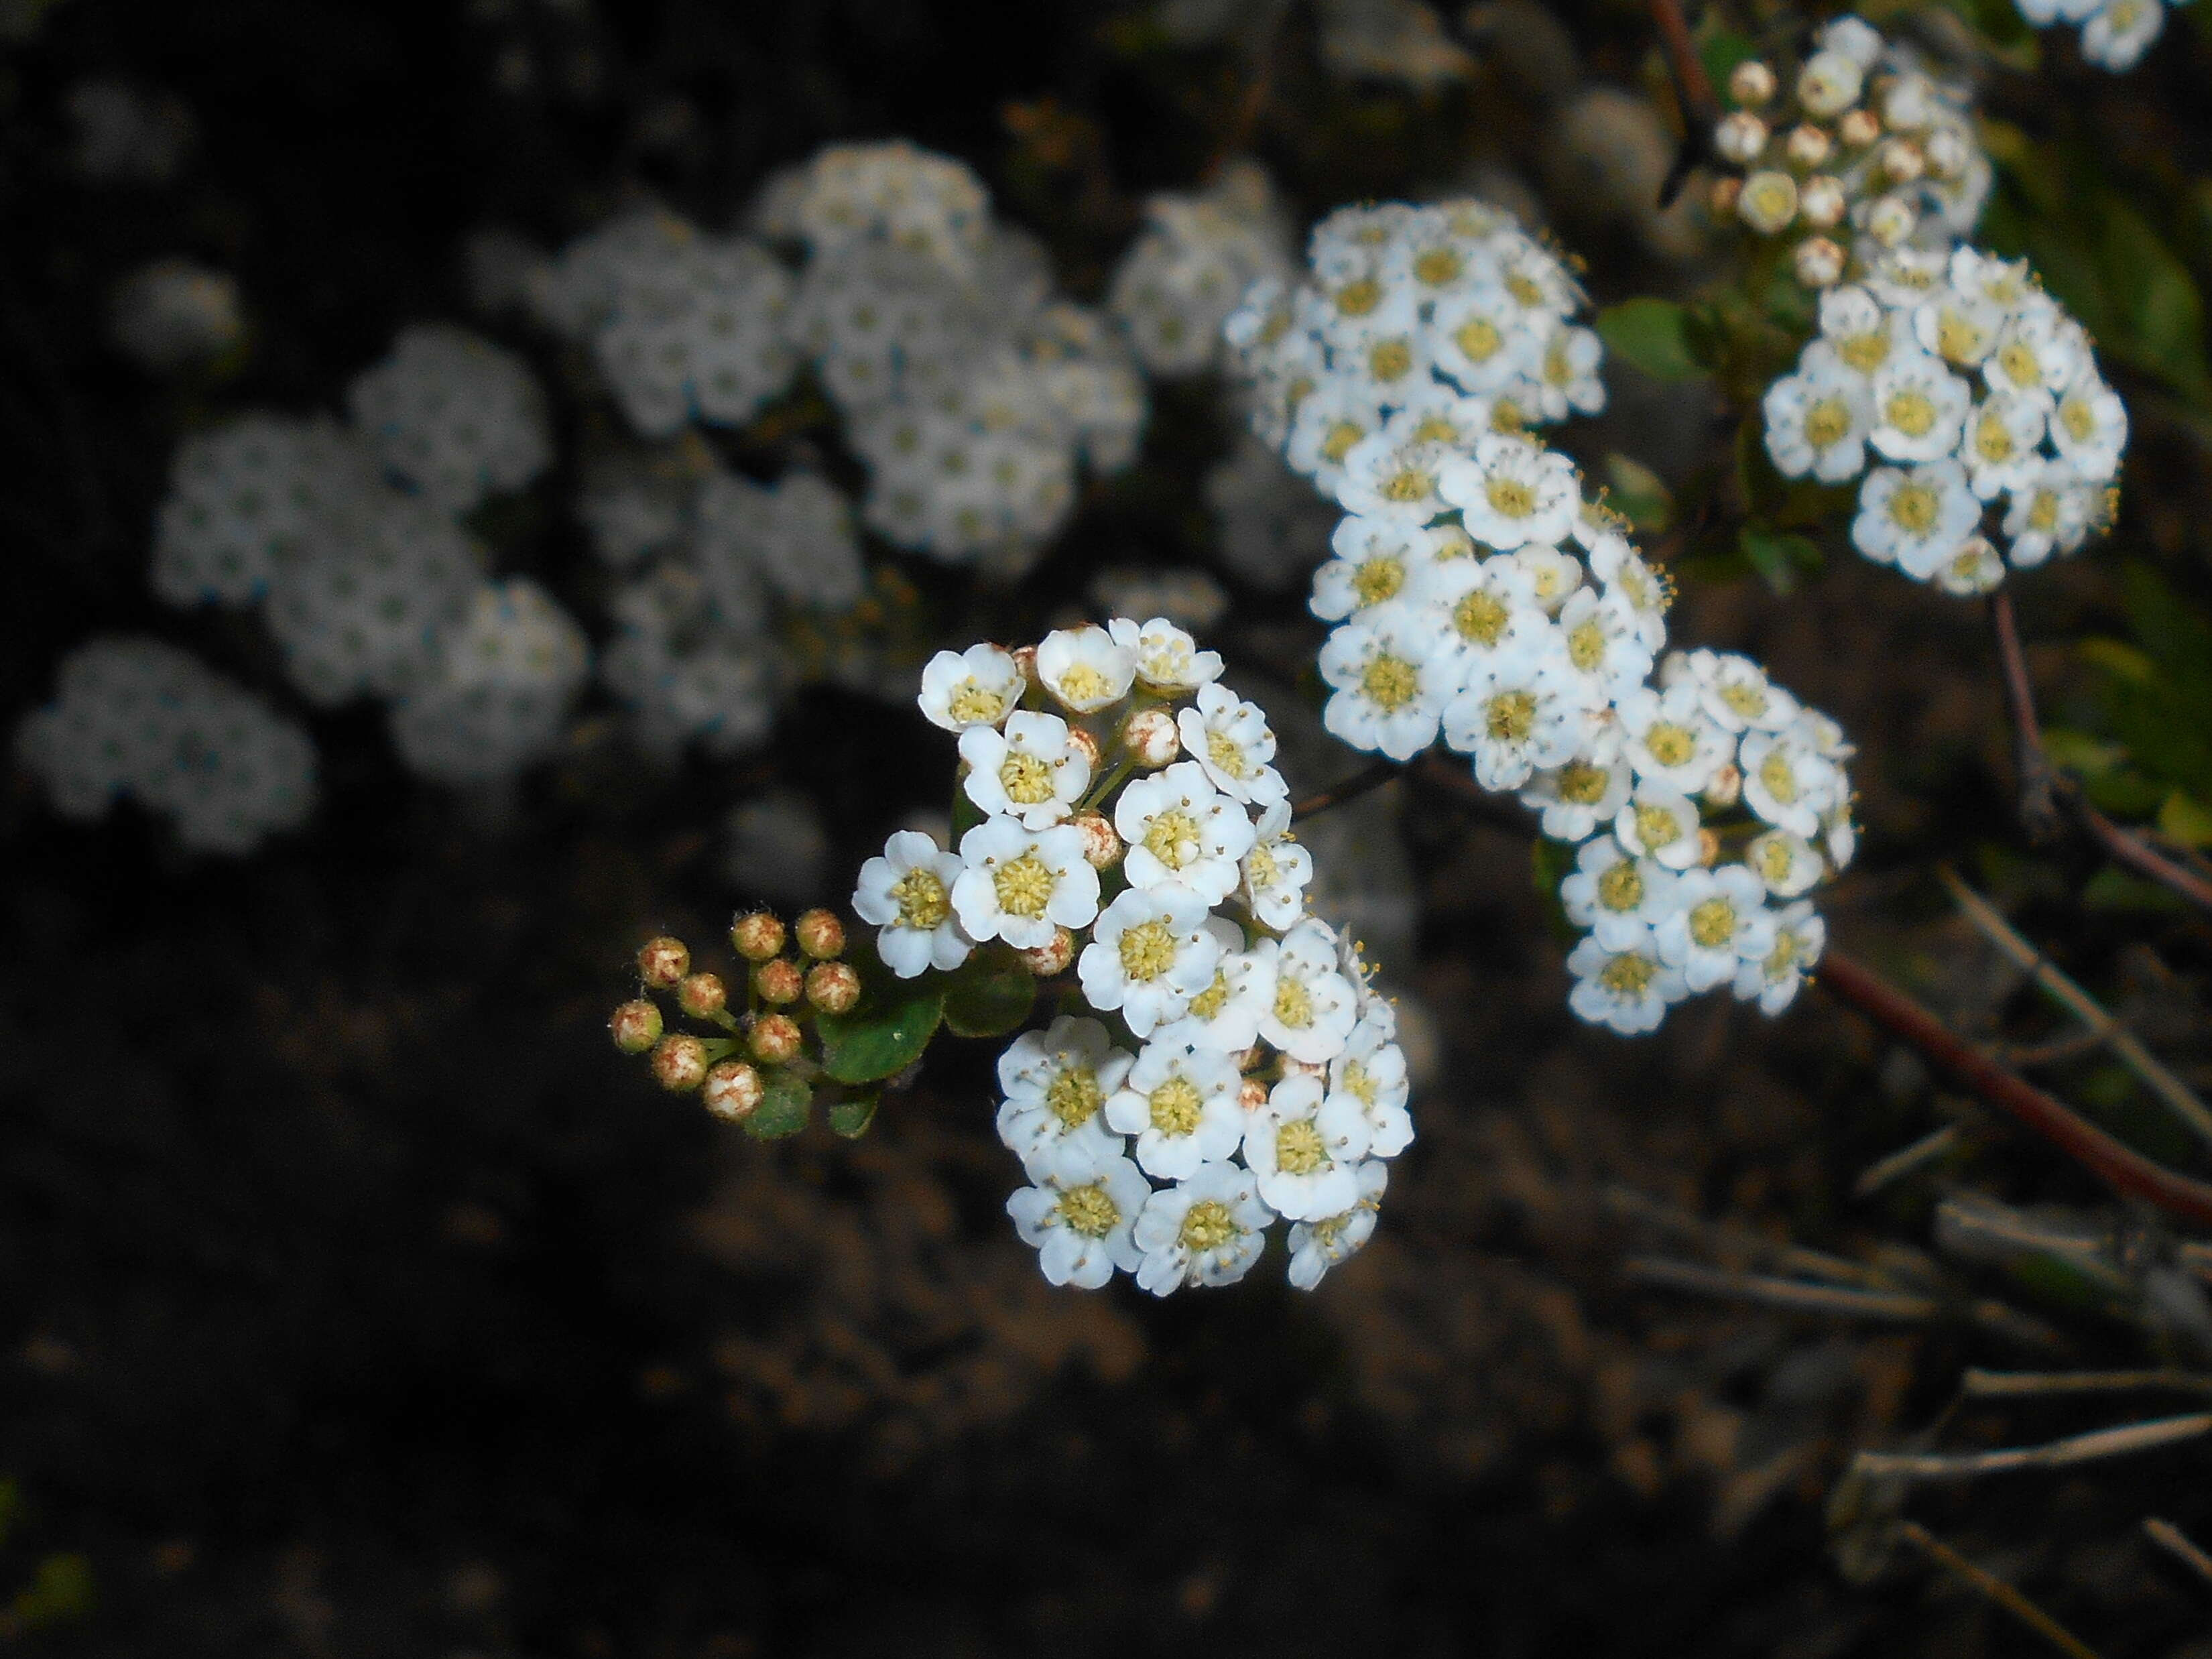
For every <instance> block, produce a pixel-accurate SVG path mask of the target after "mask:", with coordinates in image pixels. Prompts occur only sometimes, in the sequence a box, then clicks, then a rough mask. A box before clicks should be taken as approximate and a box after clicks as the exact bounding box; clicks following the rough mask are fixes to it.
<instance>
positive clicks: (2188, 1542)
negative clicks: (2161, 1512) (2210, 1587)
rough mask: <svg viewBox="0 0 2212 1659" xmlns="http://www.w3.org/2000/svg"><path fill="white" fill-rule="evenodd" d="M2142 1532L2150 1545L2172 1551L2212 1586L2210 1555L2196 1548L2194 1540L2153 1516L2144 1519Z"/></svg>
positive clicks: (2170, 1523) (2211, 1559)
mask: <svg viewBox="0 0 2212 1659" xmlns="http://www.w3.org/2000/svg"><path fill="white" fill-rule="evenodd" d="M2143 1531H2144V1532H2146V1533H2148V1534H2149V1535H2150V1541H2151V1542H2152V1543H2154V1544H2156V1545H2157V1546H2158V1547H2160V1548H2161V1549H2165V1550H2170V1551H2172V1553H2174V1554H2175V1555H2177V1556H2179V1558H2180V1559H2182V1560H2183V1561H2184V1562H2185V1563H2187V1564H2188V1565H2190V1566H2191V1567H2192V1568H2194V1569H2195V1570H2196V1573H2197V1577H2199V1578H2202V1579H2203V1580H2204V1582H2205V1583H2208V1584H2212V1555H2207V1554H2205V1553H2204V1552H2203V1550H2202V1549H2200V1548H2198V1547H2197V1543H2196V1541H2195V1540H2193V1539H2191V1537H2190V1535H2189V1534H2187V1533H2185V1532H2184V1531H2182V1529H2181V1528H2179V1527H2177V1526H2175V1525H2174V1524H2173V1522H2171V1521H2161V1520H2160V1519H2159V1518H2158V1516H2148V1517H2146V1518H2145V1519H2144V1521H2143Z"/></svg>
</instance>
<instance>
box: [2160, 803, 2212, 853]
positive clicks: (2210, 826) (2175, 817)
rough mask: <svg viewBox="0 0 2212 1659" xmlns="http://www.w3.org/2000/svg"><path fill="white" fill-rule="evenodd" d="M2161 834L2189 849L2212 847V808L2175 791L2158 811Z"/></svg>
mask: <svg viewBox="0 0 2212 1659" xmlns="http://www.w3.org/2000/svg"><path fill="white" fill-rule="evenodd" d="M2158 828H2159V833H2160V834H2161V835H2164V836H2170V837H2172V839H2173V840H2175V841H2178V842H2181V843H2182V844H2183V845H2185V846H2187V847H2212V808H2208V807H2206V806H2205V805H2203V803H2202V802H2201V801H2199V800H2197V799H2196V797H2194V796H2193V795H2186V794H2184V793H2182V792H2181V791H2180V790H2179V789H2177V790H2175V791H2174V792H2173V793H2172V794H2170V795H2168V796H2167V797H2166V804H2165V805H2163V806H2161V807H2160V808H2159V809H2158Z"/></svg>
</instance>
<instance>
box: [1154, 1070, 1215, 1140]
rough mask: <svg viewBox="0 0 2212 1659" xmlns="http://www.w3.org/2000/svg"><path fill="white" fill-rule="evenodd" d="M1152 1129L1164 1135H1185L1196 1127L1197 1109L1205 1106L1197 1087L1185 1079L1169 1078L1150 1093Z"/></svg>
mask: <svg viewBox="0 0 2212 1659" xmlns="http://www.w3.org/2000/svg"><path fill="white" fill-rule="evenodd" d="M1204 1105H1205V1101H1204V1100H1203V1099H1201V1098H1200V1095H1199V1092H1198V1085H1196V1084H1194V1083H1193V1082H1192V1081H1191V1080H1190V1079H1188V1078H1187V1077H1171V1078H1170V1079H1168V1080H1167V1081H1166V1082H1165V1083H1163V1084H1162V1085H1160V1086H1159V1087H1158V1088H1157V1089H1155V1090H1153V1091H1152V1127H1154V1128H1155V1129H1158V1131H1159V1132H1160V1133H1162V1134H1164V1135H1187V1134H1188V1133H1190V1132H1191V1131H1192V1130H1193V1129H1195V1128H1196V1127H1198V1119H1199V1109H1200V1107H1202V1106H1204Z"/></svg>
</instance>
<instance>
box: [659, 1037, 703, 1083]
mask: <svg viewBox="0 0 2212 1659" xmlns="http://www.w3.org/2000/svg"><path fill="white" fill-rule="evenodd" d="M706 1078H707V1045H706V1044H705V1043H703V1042H700V1041H699V1039H698V1038H697V1037H695V1036H684V1035H683V1034H682V1033H681V1032H678V1034H677V1035H676V1036H665V1037H663V1038H661V1039H660V1041H659V1043H658V1044H657V1045H656V1046H655V1047H654V1048H653V1080H654V1081H655V1082H657V1083H659V1085H660V1086H661V1087H662V1088H664V1089H665V1090H667V1091H669V1092H670V1093H671V1094H678V1095H680V1094H688V1093H689V1092H690V1091H692V1090H694V1089H696V1088H697V1087H698V1086H699V1085H701V1084H702V1083H703V1082H704V1081H706Z"/></svg>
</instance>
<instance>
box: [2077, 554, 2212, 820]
mask: <svg viewBox="0 0 2212 1659" xmlns="http://www.w3.org/2000/svg"><path fill="white" fill-rule="evenodd" d="M2120 581H2121V592H2122V594H2123V596H2124V600H2125V604H2126V607H2127V613H2128V621H2129V624H2130V630H2131V631H2132V633H2133V634H2134V635H2135V637H2134V638H2133V639H2132V640H2116V639H2109V638H2099V639H2090V640H2085V641H2082V642H2081V645H2080V647H2078V648H2077V654H2078V655H2079V657H2080V659H2081V661H2082V662H2084V663H2085V664H2087V665H2088V667H2089V668H2090V670H2091V671H2092V675H2093V684H2094V685H2095V689H2096V715H2097V719H2098V721H2099V723H2100V726H2101V727H2102V728H2103V729H2102V730H2101V731H2100V732H2093V733H2092V732H2079V731H2063V730H2062V731H2054V732H2051V733H2050V734H2049V738H2048V742H2049V744H2050V750H2051V758H2052V759H2053V760H2055V761H2056V762H2057V763H2058V764H2060V765H2061V766H2063V767H2064V768H2066V769H2068V770H2069V772H2072V773H2073V774H2075V775H2076V776H2078V777H2079V778H2080V779H2081V782H2082V786H2083V787H2085V788H2086V789H2087V791H2088V792H2089V797H2090V799H2092V800H2093V801H2094V802H2095V803H2096V804H2097V805H2099V806H2100V807H2101V808H2102V809H2104V810H2105V811H2108V812H2112V813H2114V814H2116V815H2118V816H2120V817H2130V818H2144V817H2155V819H2156V822H2157V824H2158V827H2159V829H2160V831H2161V832H2163V833H2164V834H2165V835H2166V836H2168V837H2170V838H2171V839H2172V840H2174V841H2176V842H2181V843H2183V844H2184V845H2186V846H2191V847H2206V846H2212V806H2208V805H2207V803H2212V620H2208V619H2207V618H2206V617H2204V616H2203V614H2202V613H2201V612H2199V611H2197V610H2195V609H2194V608H2193V607H2191V605H2189V604H2187V603H2186V602H2185V600H2184V599H2182V598H2181V596H2180V595H2179V593H2177V592H2175V591H2174V590H2173V588H2172V586H2171V585H2170V584H2169V583H2168V582H2167V581H2166V579H2165V578H2164V577H2162V576H2160V574H2158V572H2156V571H2155V570H2154V569H2152V568H2150V567H2149V566H2148V565H2145V564H2141V563H2134V564H2130V565H2129V566H2127V567H2126V568H2125V569H2124V570H2123V571H2122V572H2121V578H2120Z"/></svg>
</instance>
